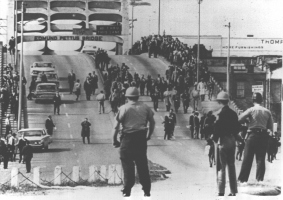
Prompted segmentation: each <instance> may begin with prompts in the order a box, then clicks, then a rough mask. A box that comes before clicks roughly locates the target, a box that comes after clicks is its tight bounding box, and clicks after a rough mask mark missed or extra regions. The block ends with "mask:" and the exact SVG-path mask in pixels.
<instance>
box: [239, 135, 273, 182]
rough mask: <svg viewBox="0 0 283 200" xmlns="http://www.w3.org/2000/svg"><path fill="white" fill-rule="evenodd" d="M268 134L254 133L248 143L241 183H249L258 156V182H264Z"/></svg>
mask: <svg viewBox="0 0 283 200" xmlns="http://www.w3.org/2000/svg"><path fill="white" fill-rule="evenodd" d="M267 144H268V134H267V133H256V132H252V133H251V134H250V135H249V136H248V138H247V141H246V145H245V150H244V159H243V163H242V167H241V171H240V174H239V177H238V180H239V181H240V182H247V181H248V179H249V175H250V172H251V168H252V164H253V159H254V155H255V156H256V163H257V167H256V180H257V181H263V179H264V174H265V155H266V151H267Z"/></svg>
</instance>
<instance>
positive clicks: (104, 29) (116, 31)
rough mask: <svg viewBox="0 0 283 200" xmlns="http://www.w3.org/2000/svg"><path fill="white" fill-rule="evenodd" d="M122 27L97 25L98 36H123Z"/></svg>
mask: <svg viewBox="0 0 283 200" xmlns="http://www.w3.org/2000/svg"><path fill="white" fill-rule="evenodd" d="M121 32H122V26H109V25H97V26H96V34H97V35H121Z"/></svg>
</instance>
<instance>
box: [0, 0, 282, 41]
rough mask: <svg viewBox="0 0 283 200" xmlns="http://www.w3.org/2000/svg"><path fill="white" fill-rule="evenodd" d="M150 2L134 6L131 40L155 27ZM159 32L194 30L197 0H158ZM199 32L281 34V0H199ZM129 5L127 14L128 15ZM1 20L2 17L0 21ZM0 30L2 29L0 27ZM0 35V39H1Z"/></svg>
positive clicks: (2, 0)
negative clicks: (229, 28) (228, 27)
mask: <svg viewBox="0 0 283 200" xmlns="http://www.w3.org/2000/svg"><path fill="white" fill-rule="evenodd" d="M7 1H8V0H0V9H1V11H0V18H6V15H7ZM143 1H144V2H150V3H151V6H139V7H135V8H134V18H137V22H135V26H134V40H135V41H136V40H138V39H139V38H140V37H141V36H146V35H149V34H153V33H154V34H156V33H157V31H158V28H157V27H158V0H147V1H146V0H143ZM160 2H161V7H160V10H161V33H163V31H164V30H165V33H166V34H171V35H197V34H198V0H160ZM200 6H201V14H200V17H201V23H200V24H201V35H222V36H224V37H225V36H227V34H228V29H227V28H226V27H224V25H227V24H228V22H230V23H231V37H246V36H247V35H248V34H251V35H254V37H265V38H268V37H272V38H282V35H283V34H282V32H283V27H282V26H283V23H282V19H283V12H282V8H283V0H203V1H202V3H201V4H200ZM131 8H132V7H129V14H130V16H129V17H130V18H131V12H132V11H131ZM0 22H1V23H2V25H3V24H5V22H4V21H0ZM1 33H4V31H3V29H1ZM3 39H4V38H3V36H0V40H3Z"/></svg>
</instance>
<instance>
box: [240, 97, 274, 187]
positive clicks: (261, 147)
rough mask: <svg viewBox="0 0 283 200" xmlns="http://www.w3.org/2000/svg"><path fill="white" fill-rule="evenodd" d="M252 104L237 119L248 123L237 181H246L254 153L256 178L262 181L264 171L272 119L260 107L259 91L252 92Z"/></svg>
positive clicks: (269, 113)
mask: <svg viewBox="0 0 283 200" xmlns="http://www.w3.org/2000/svg"><path fill="white" fill-rule="evenodd" d="M252 99H253V104H254V106H253V107H251V108H249V109H247V110H246V111H245V112H244V113H242V114H241V115H240V116H239V121H240V122H241V123H244V122H245V120H246V119H248V120H249V123H248V133H249V135H248V137H247V140H246V145H245V150H244V159H243V163H242V168H241V172H240V174H239V177H238V180H239V182H241V183H243V182H247V181H248V179H249V175H250V171H251V168H252V164H253V159H254V155H256V162H257V169H256V180H257V181H263V178H264V173H265V155H266V151H267V144H268V132H267V129H269V130H270V131H271V132H272V131H273V119H272V115H271V112H270V111H269V110H267V109H266V108H264V107H262V106H261V105H260V104H261V103H262V101H263V99H262V95H261V94H260V93H254V94H253V97H252Z"/></svg>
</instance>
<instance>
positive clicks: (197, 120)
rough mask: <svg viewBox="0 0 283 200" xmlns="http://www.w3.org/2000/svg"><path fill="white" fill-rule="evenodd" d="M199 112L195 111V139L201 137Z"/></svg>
mask: <svg viewBox="0 0 283 200" xmlns="http://www.w3.org/2000/svg"><path fill="white" fill-rule="evenodd" d="M198 115H199V114H198V112H195V113H194V130H195V132H194V138H195V139H199V128H200V122H199V118H198Z"/></svg>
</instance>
